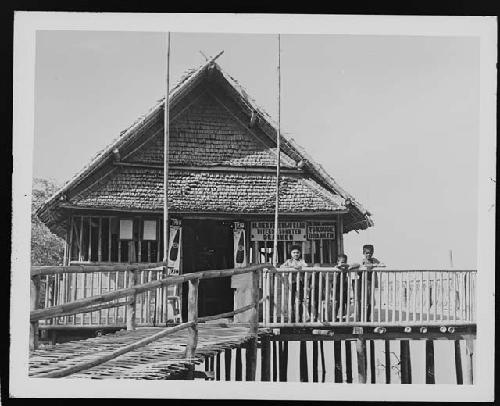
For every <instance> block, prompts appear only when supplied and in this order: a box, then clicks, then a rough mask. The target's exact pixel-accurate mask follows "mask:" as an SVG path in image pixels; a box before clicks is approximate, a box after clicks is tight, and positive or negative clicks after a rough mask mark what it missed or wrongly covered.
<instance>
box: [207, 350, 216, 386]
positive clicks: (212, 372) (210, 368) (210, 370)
mask: <svg viewBox="0 0 500 406" xmlns="http://www.w3.org/2000/svg"><path fill="white" fill-rule="evenodd" d="M214 363H215V357H214V356H213V355H210V363H209V365H210V366H209V368H208V370H209V372H210V373H211V376H212V377H211V378H210V380H212V381H213V380H214V377H215V374H214V370H215V366H214Z"/></svg>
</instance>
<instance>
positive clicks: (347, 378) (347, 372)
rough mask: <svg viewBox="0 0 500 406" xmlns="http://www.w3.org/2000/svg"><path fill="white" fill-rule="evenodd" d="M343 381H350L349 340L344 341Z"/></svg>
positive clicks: (350, 358) (350, 353)
mask: <svg viewBox="0 0 500 406" xmlns="http://www.w3.org/2000/svg"><path fill="white" fill-rule="evenodd" d="M345 381H346V382H347V383H352V349H351V342H350V341H349V340H346V341H345Z"/></svg>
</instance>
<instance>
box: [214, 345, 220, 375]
mask: <svg viewBox="0 0 500 406" xmlns="http://www.w3.org/2000/svg"><path fill="white" fill-rule="evenodd" d="M215 380H216V381H220V352H218V353H217V355H216V356H215Z"/></svg>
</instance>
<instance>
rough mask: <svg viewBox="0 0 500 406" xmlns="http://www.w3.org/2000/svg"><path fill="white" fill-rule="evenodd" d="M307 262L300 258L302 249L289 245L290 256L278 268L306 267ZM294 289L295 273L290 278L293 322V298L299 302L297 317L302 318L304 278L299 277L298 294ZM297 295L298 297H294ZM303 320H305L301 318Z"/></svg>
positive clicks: (293, 317)
mask: <svg viewBox="0 0 500 406" xmlns="http://www.w3.org/2000/svg"><path fill="white" fill-rule="evenodd" d="M306 266H307V263H306V262H305V261H304V260H303V259H302V249H301V247H300V246H298V245H292V246H291V247H290V258H289V259H287V260H286V261H285V262H284V263H283V265H281V266H280V268H295V269H301V268H302V267H306ZM296 289H297V279H296V275H294V276H293V279H292V314H291V317H292V318H291V321H292V320H293V321H294V322H295V300H296V299H297V300H298V302H299V318H300V319H302V317H301V315H302V304H303V301H304V280H303V279H302V278H301V279H300V281H299V292H298V293H299V294H298V295H296ZM296 296H298V297H296ZM306 318H308V315H306ZM301 321H302V322H304V321H305V320H301Z"/></svg>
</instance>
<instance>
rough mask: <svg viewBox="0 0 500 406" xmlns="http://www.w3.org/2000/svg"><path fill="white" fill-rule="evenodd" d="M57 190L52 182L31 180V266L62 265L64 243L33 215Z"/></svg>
mask: <svg viewBox="0 0 500 406" xmlns="http://www.w3.org/2000/svg"><path fill="white" fill-rule="evenodd" d="M57 189H59V185H57V184H56V183H55V182H54V181H52V180H48V179H40V178H35V179H33V200H32V202H31V264H32V265H63V257H64V241H63V240H62V239H61V238H59V237H58V236H57V235H55V234H53V233H52V232H51V231H50V230H49V229H48V228H47V226H45V224H43V223H42V222H41V220H40V219H39V218H38V217H37V215H36V214H35V212H36V210H37V209H38V208H39V207H40V206H41V205H42V204H43V203H44V202H45V201H46V200H48V199H49V198H50V197H51V196H52V195H53V194H54V193H55V192H56V191H57Z"/></svg>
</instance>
